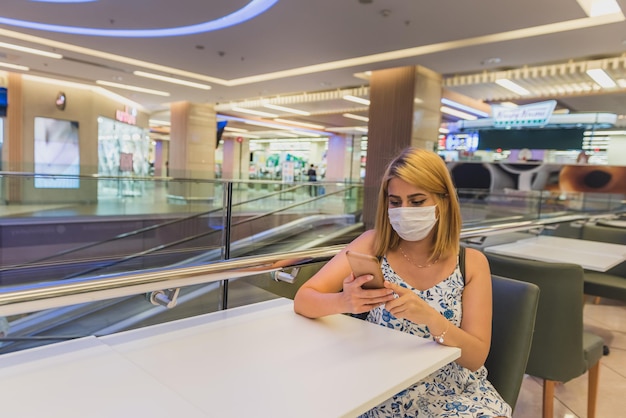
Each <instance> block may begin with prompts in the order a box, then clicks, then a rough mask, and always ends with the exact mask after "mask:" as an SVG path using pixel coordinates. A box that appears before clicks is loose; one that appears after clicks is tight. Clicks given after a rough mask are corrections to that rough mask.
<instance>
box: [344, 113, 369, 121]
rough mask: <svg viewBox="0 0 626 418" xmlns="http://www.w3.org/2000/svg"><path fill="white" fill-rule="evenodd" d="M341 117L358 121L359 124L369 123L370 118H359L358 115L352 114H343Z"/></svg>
mask: <svg viewBox="0 0 626 418" xmlns="http://www.w3.org/2000/svg"><path fill="white" fill-rule="evenodd" d="M341 116H343V117H344V118H348V119H354V120H360V121H361V122H369V121H370V118H368V117H367V116H359V115H354V114H352V113H344V114H343V115H341Z"/></svg>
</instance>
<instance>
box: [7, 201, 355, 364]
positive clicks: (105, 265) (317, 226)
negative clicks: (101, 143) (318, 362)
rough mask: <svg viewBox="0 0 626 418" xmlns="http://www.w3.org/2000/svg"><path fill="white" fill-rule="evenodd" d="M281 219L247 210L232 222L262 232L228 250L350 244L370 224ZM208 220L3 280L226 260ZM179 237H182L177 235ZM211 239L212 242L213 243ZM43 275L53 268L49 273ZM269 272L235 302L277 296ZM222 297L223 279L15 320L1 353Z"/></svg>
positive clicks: (322, 217)
mask: <svg viewBox="0 0 626 418" xmlns="http://www.w3.org/2000/svg"><path fill="white" fill-rule="evenodd" d="M201 215H202V216H200V215H194V216H192V217H190V218H191V219H192V220H193V222H195V223H197V220H198V219H203V216H204V219H205V220H206V219H208V218H207V216H209V215H210V214H201ZM280 217H281V219H282V221H283V222H284V223H282V224H280V225H278V226H275V227H273V228H270V229H267V230H263V228H264V227H265V225H266V224H267V223H268V222H276V220H275V219H273V220H271V221H268V217H267V216H247V217H242V219H241V220H237V221H235V222H234V223H233V225H234V227H235V228H237V227H240V228H245V229H247V230H249V231H255V230H259V231H260V232H257V233H255V234H252V235H250V236H246V237H243V238H240V239H238V240H235V241H233V242H232V243H231V244H230V245H229V248H228V251H229V254H230V258H238V257H245V256H252V255H260V254H269V253H280V252H286V251H294V250H304V249H309V248H314V247H324V246H329V245H336V244H345V243H348V242H350V241H351V240H352V239H354V238H355V237H356V236H358V235H359V234H360V233H362V232H363V225H362V224H361V223H360V222H358V216H357V215H353V214H339V215H330V214H314V215H306V216H303V215H302V214H299V215H298V214H297V213H296V214H294V216H285V214H280ZM291 219H293V220H291ZM187 221H189V219H183V220H180V221H179V222H175V223H169V222H168V223H166V225H165V226H160V227H161V228H171V227H174V228H179V229H188V228H181V225H182V224H183V223H184V222H187ZM285 221H287V222H285ZM203 223H204V222H203ZM206 224H208V225H209V226H210V227H209V228H204V229H202V230H199V229H198V230H196V231H195V232H196V233H195V234H193V235H191V236H190V237H185V238H182V239H180V238H179V239H177V240H175V241H173V242H169V243H167V244H161V245H158V246H156V247H152V248H149V249H146V250H143V251H140V252H139V253H134V254H131V255H128V256H124V257H122V258H117V259H113V258H110V259H107V258H101V259H91V260H81V261H66V260H67V257H68V255H70V256H71V257H72V258H77V257H76V253H77V252H80V251H85V250H91V249H92V248H93V246H91V245H88V246H82V247H80V248H79V249H78V251H74V252H72V251H64V252H62V253H61V254H59V257H57V258H55V257H49V258H47V259H45V260H41V259H40V260H37V262H35V263H31V264H28V263H26V264H24V265H20V266H17V267H15V266H14V267H13V268H12V269H10V268H6V267H5V268H3V269H2V270H0V274H3V276H2V277H3V278H4V279H7V278H8V277H9V276H8V274H9V273H12V274H13V276H11V280H13V281H16V280H19V281H21V283H20V285H23V284H24V282H23V280H24V278H27V279H33V278H35V280H33V281H36V282H41V281H46V280H51V281H59V280H68V279H73V278H77V277H97V276H100V275H111V274H118V273H119V274H128V273H130V272H133V271H141V270H145V269H146V268H147V269H159V270H160V269H167V268H173V267H181V266H190V265H200V264H208V263H215V262H219V261H222V260H223V259H224V248H223V246H221V245H220V244H221V243H220V242H219V241H220V240H221V239H222V235H221V230H220V228H216V227H213V226H211V222H210V221H207V222H206ZM172 225H173V226H172ZM161 232H162V231H159V227H149V228H142V230H138V231H131V232H130V233H125V234H124V235H122V236H119V237H115V238H114V239H111V240H108V241H107V242H106V243H103V244H102V245H117V246H120V247H123V240H124V239H126V238H128V237H133V238H136V237H137V236H138V235H140V234H144V233H150V234H152V235H155V234H159V233H161ZM161 235H166V234H161ZM176 236H177V237H178V235H176ZM211 240H213V241H212V242H211ZM198 242H200V244H198ZM70 260H71V258H70ZM44 273H45V274H46V276H45V278H44ZM51 273H53V274H51ZM264 276H265V277H261V278H257V277H251V278H246V279H234V280H230V281H229V283H228V307H233V306H238V305H244V304H249V303H253V302H257V301H262V300H268V299H272V298H275V297H278V295H279V294H280V292H278V294H277V293H276V292H275V291H273V290H272V289H271V288H272V286H273V284H272V282H273V280H272V278H271V277H269V274H265V275H264ZM3 284H9V285H11V284H15V283H10V281H9V283H7V282H3ZM267 284H269V286H267ZM222 295H223V289H222V288H221V284H220V283H210V284H204V285H196V286H189V287H186V288H182V289H180V293H179V294H178V298H177V305H176V306H175V307H174V308H173V309H167V308H165V307H163V306H159V305H155V304H153V303H151V301H150V297H149V296H150V295H146V294H141V295H136V296H132V297H125V298H117V299H111V300H106V301H101V302H93V303H87V304H82V305H74V306H68V307H65V308H59V309H52V310H48V311H41V312H36V313H32V314H29V315H25V316H23V317H20V318H11V330H10V333H9V336H8V338H7V339H5V340H4V342H0V354H2V353H7V352H12V351H18V350H23V349H26V348H31V347H35V346H39V345H44V344H49V343H53V342H57V341H62V340H64V339H71V338H77V337H82V336H85V335H106V334H109V333H112V332H119V331H123V330H126V329H133V328H137V327H141V326H145V325H150V324H154V323H159V322H164V321H170V320H175V319H178V318H184V317H188V316H191V315H199V314H202V313H207V312H212V311H215V310H217V309H218V307H219V304H220V302H221V298H222Z"/></svg>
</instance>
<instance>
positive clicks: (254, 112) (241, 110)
mask: <svg viewBox="0 0 626 418" xmlns="http://www.w3.org/2000/svg"><path fill="white" fill-rule="evenodd" d="M230 110H232V111H233V112H239V113H248V114H250V115H256V116H263V117H265V118H277V117H278V115H277V114H275V113H268V112H261V111H259V110H254V109H246V108H243V107H238V106H231V107H230Z"/></svg>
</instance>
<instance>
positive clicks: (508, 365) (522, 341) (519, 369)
mask: <svg viewBox="0 0 626 418" xmlns="http://www.w3.org/2000/svg"><path fill="white" fill-rule="evenodd" d="M491 283H492V289H493V320H492V323H493V325H492V330H491V350H490V351H489V356H488V357H487V361H486V362H485V367H486V368H487V372H488V373H489V374H488V377H489V381H490V382H491V383H492V384H493V386H494V387H495V388H496V390H497V391H498V393H500V395H501V396H502V398H504V400H505V401H506V402H507V403H508V404H509V405H511V407H512V408H514V407H515V403H516V402H517V397H518V395H519V391H520V388H521V386H522V380H523V378H524V373H525V371H526V364H527V362H528V356H529V354H530V348H531V343H532V338H533V331H534V329H535V317H536V314H537V304H538V303H539V287H538V286H536V285H534V284H532V283H526V282H522V281H519V280H512V279H507V278H504V277H499V276H495V275H494V276H492V277H491Z"/></svg>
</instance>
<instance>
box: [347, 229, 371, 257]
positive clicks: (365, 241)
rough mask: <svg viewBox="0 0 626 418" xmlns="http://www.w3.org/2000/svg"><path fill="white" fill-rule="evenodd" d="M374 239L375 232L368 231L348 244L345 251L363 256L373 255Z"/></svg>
mask: <svg viewBox="0 0 626 418" xmlns="http://www.w3.org/2000/svg"><path fill="white" fill-rule="evenodd" d="M375 238H376V231H375V230H374V229H369V230H367V231H365V232H363V233H362V234H361V235H359V236H358V237H356V238H355V239H354V240H353V241H352V242H351V243H350V244H348V246H347V247H346V249H348V250H351V251H356V252H359V253H364V254H373V253H374V241H375Z"/></svg>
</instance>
